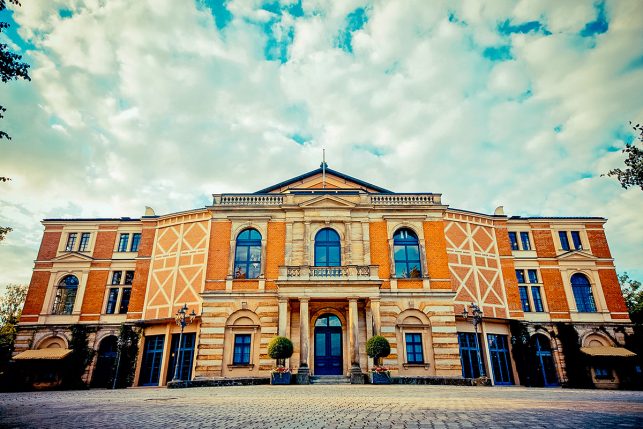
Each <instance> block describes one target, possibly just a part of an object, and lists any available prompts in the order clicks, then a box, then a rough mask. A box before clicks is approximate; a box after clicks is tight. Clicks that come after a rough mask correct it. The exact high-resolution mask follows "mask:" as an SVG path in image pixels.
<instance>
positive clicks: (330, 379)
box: [310, 375, 351, 384]
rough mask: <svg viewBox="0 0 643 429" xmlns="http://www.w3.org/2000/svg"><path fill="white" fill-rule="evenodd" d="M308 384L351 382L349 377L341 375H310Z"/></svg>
mask: <svg viewBox="0 0 643 429" xmlns="http://www.w3.org/2000/svg"><path fill="white" fill-rule="evenodd" d="M310 384H351V379H350V377H346V376H343V375H317V376H314V375H311V376H310Z"/></svg>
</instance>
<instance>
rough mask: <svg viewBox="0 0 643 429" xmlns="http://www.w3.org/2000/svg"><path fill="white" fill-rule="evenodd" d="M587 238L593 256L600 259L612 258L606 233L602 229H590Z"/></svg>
mask: <svg viewBox="0 0 643 429" xmlns="http://www.w3.org/2000/svg"><path fill="white" fill-rule="evenodd" d="M587 238H588V239H589V246H590V247H591V248H592V254H593V255H594V256H596V257H598V258H611V257H612V254H611V253H610V248H609V246H608V245H607V238H606V237H605V231H603V230H602V229H598V230H596V229H588V230H587Z"/></svg>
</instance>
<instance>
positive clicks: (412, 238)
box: [393, 228, 422, 278]
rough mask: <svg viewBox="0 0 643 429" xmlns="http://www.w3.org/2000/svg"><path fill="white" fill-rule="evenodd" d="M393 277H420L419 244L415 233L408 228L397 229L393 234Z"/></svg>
mask: <svg viewBox="0 0 643 429" xmlns="http://www.w3.org/2000/svg"><path fill="white" fill-rule="evenodd" d="M393 254H394V257H395V277H397V278H420V277H422V269H421V268H420V246H419V241H418V238H417V235H415V233H414V232H413V231H411V230H410V229H408V228H402V229H398V230H397V231H396V232H395V234H394V235H393Z"/></svg>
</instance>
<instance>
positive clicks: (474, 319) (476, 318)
mask: <svg viewBox="0 0 643 429" xmlns="http://www.w3.org/2000/svg"><path fill="white" fill-rule="evenodd" d="M469 316H471V323H472V324H473V330H474V331H475V333H476V334H475V339H476V353H477V355H478V370H479V371H480V376H481V377H484V376H485V372H484V367H483V365H482V358H481V356H480V343H479V342H478V325H479V324H480V323H482V310H480V307H478V305H477V304H474V303H473V302H472V303H471V314H469V310H468V309H467V306H466V305H465V306H464V310H462V317H464V319H465V320H466V319H467V317H469Z"/></svg>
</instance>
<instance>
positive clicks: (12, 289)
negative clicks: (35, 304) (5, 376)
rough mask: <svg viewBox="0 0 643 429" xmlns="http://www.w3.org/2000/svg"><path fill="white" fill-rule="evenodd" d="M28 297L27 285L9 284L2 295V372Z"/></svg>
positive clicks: (0, 320)
mask: <svg viewBox="0 0 643 429" xmlns="http://www.w3.org/2000/svg"><path fill="white" fill-rule="evenodd" d="M26 297H27V286H26V285H15V284H10V285H7V289H6V291H5V294H4V295H3V296H2V297H0V372H1V371H2V369H3V368H4V367H5V366H6V364H7V362H9V359H11V354H12V352H13V345H14V342H15V341H16V325H17V324H18V320H20V314H21V313H22V306H23V305H24V303H25V298H26Z"/></svg>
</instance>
